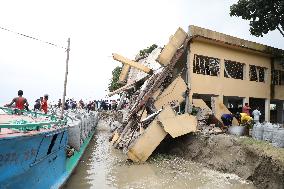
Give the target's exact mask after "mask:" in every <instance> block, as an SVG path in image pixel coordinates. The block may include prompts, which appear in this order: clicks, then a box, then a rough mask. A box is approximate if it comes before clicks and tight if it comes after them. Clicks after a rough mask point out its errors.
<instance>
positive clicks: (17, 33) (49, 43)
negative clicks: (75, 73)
mask: <svg viewBox="0 0 284 189" xmlns="http://www.w3.org/2000/svg"><path fill="white" fill-rule="evenodd" d="M0 29H2V30H5V31H8V32H11V33H14V34H16V35H20V36H23V37H26V38H29V39H33V40H36V41H40V42H42V43H46V44H48V45H52V46H55V47H58V48H62V49H65V50H67V48H66V47H63V46H60V45H56V44H54V43H51V42H48V41H44V40H41V39H39V38H36V37H32V36H29V35H26V34H22V33H19V32H15V31H12V30H10V29H7V28H4V27H1V26H0Z"/></svg>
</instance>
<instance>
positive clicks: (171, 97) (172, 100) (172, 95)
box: [154, 76, 187, 109]
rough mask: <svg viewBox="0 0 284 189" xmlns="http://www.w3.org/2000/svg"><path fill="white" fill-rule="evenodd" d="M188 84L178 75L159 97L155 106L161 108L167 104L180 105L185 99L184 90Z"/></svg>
mask: <svg viewBox="0 0 284 189" xmlns="http://www.w3.org/2000/svg"><path fill="white" fill-rule="evenodd" d="M186 89H187V86H186V83H185V82H184V80H183V79H182V78H181V76H179V77H177V78H176V79H175V80H174V81H173V82H172V83H171V84H170V85H169V86H168V87H167V88H166V89H165V90H164V91H163V92H162V94H160V95H159V96H158V97H157V100H156V101H155V103H154V106H155V107H156V108H157V109H161V108H162V107H164V106H166V105H170V104H171V105H173V106H178V105H179V104H180V103H181V102H182V101H184V100H185V97H184V92H185V91H186Z"/></svg>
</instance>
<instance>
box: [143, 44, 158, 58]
mask: <svg viewBox="0 0 284 189" xmlns="http://www.w3.org/2000/svg"><path fill="white" fill-rule="evenodd" d="M157 47H158V45H156V44H153V45H151V46H150V47H147V48H146V49H143V50H140V51H139V55H140V56H146V55H148V54H150V53H151V52H152V51H153V50H154V49H155V48H157Z"/></svg>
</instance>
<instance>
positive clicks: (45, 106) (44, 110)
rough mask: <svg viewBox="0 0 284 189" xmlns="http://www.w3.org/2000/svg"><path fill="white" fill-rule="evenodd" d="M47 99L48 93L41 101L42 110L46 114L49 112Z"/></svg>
mask: <svg viewBox="0 0 284 189" xmlns="http://www.w3.org/2000/svg"><path fill="white" fill-rule="evenodd" d="M47 100H48V95H47V94H46V95H44V98H43V100H42V102H41V110H42V111H43V112H44V113H45V114H47Z"/></svg>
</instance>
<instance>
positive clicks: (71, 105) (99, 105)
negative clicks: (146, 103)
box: [4, 90, 127, 114]
mask: <svg viewBox="0 0 284 189" xmlns="http://www.w3.org/2000/svg"><path fill="white" fill-rule="evenodd" d="M23 94H24V92H23V90H19V91H18V96H17V97H15V98H13V100H12V101H11V103H9V104H6V105H4V106H5V107H13V108H15V109H17V110H27V111H29V110H30V109H29V103H28V100H27V99H26V98H25V97H23ZM119 102H120V100H119V99H117V100H93V101H89V102H88V103H85V102H84V101H83V100H82V99H81V100H79V101H76V100H74V99H73V98H71V99H67V100H65V102H64V104H63V103H62V100H61V99H59V100H58V102H57V104H55V105H53V106H54V107H56V108H62V105H63V108H64V110H69V109H86V110H87V111H88V112H89V111H95V110H99V111H100V110H116V109H117V107H118V103H119ZM126 105H127V103H126V101H124V102H123V103H122V107H125V106H126ZM48 107H49V106H48V95H47V94H45V95H44V96H43V97H40V98H38V99H36V100H35V104H34V107H33V110H34V111H41V112H43V113H45V114H47V112H48Z"/></svg>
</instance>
